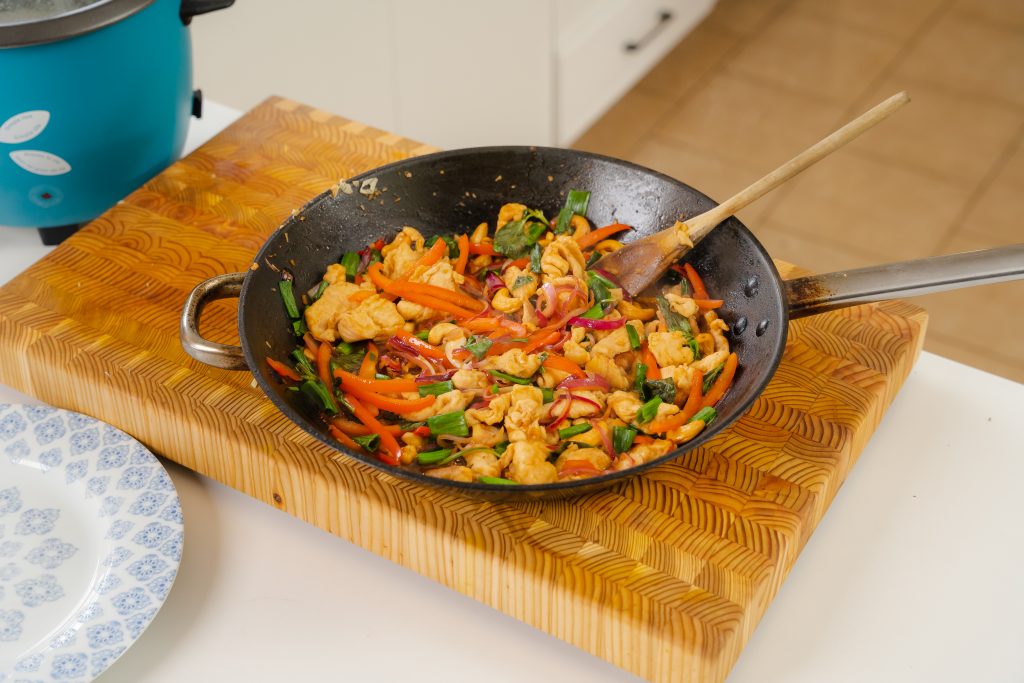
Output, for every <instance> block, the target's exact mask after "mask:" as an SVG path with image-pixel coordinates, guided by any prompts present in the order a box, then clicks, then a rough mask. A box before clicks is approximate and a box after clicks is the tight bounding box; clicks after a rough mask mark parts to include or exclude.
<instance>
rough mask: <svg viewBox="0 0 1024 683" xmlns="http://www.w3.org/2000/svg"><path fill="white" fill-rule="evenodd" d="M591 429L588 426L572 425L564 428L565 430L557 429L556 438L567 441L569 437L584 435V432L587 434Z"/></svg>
mask: <svg viewBox="0 0 1024 683" xmlns="http://www.w3.org/2000/svg"><path fill="white" fill-rule="evenodd" d="M591 429H593V427H591V426H590V425H588V424H578V425H573V426H572V427H566V428H565V429H559V430H558V438H559V439H568V438H569V437H571V436H576V435H578V434H585V433H586V432H589V431H590V430H591Z"/></svg>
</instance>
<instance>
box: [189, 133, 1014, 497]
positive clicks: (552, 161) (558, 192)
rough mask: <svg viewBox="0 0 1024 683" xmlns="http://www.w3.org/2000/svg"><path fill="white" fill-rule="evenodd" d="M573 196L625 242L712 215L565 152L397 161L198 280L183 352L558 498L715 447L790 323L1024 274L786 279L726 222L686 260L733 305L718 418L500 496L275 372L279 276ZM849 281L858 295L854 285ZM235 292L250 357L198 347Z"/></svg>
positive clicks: (616, 168) (653, 176)
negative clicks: (216, 305) (484, 478)
mask: <svg viewBox="0 0 1024 683" xmlns="http://www.w3.org/2000/svg"><path fill="white" fill-rule="evenodd" d="M570 189H583V190H589V191H590V192H591V198H590V204H589V207H588V211H587V216H588V218H589V219H590V221H591V222H592V223H593V224H594V225H598V226H600V225H607V224H609V223H625V224H627V225H631V226H633V227H634V230H633V231H631V232H630V233H628V235H629V236H628V237H627V238H626V239H627V240H629V239H636V238H639V237H642V236H646V235H649V234H651V233H653V232H656V231H658V230H659V229H661V228H663V227H664V226H666V225H670V224H671V223H672V222H673V221H675V220H676V219H677V218H679V217H681V216H694V215H696V214H699V213H702V212H704V211H706V210H708V209H710V208H711V207H713V206H714V205H715V202H714V201H712V200H711V199H710V198H708V197H707V196H706V195H704V194H702V193H701V192H698V191H697V190H695V189H693V188H692V187H690V186H688V185H686V184H684V183H681V182H679V181H677V180H674V179H672V178H669V177H668V176H665V175H662V174H660V173H656V172H654V171H651V170H649V169H646V168H643V167H641V166H637V165H635V164H631V163H628V162H625V161H621V160H617V159H612V158H609V157H604V156H600V155H596V154H589V153H584V152H577V151H571V150H564V149H552V148H540V147H486V148H476V149H466V150H454V151H449V152H441V153H438V154H431V155H427V156H422V157H416V158H413V159H408V160H405V161H400V162H397V163H394V164H390V165H388V166H383V167H381V168H378V169H375V170H373V171H369V172H367V173H364V174H362V175H359V176H356V177H355V178H353V179H351V180H350V181H349V182H347V183H340V184H339V185H338V186H336V187H334V188H331V190H329V191H327V192H324V193H323V194H321V195H319V196H317V197H315V198H314V199H313V200H311V201H310V202H309V203H308V204H306V206H305V207H303V208H302V209H301V210H300V211H299V212H297V213H296V214H294V215H293V216H291V217H290V218H289V219H288V220H287V221H285V223H284V224H283V225H282V226H281V227H280V228H279V229H278V230H277V231H276V232H275V233H274V234H273V235H271V236H270V238H269V239H268V240H267V241H266V243H265V244H264V245H263V247H262V249H260V251H259V253H258V254H257V255H256V257H255V259H254V261H253V267H252V268H251V269H249V270H248V271H246V272H245V273H229V274H225V275H220V276H216V277H214V278H211V279H209V280H207V281H205V282H203V283H201V284H199V285H198V286H197V287H196V288H195V290H193V292H192V294H191V295H190V296H189V298H188V300H187V301H186V304H185V309H184V312H183V314H182V321H181V340H182V345H183V346H184V348H185V350H186V351H187V352H188V353H189V354H190V355H191V356H193V357H194V358H196V359H197V360H200V361H202V362H205V363H208V364H210V365H214V366H216V367H220V368H226V369H234V370H246V369H248V370H250V371H251V372H252V373H253V375H255V377H256V381H257V382H258V384H259V386H260V388H261V389H262V390H263V392H264V393H265V394H266V395H267V396H268V397H269V398H270V400H271V401H273V402H274V404H276V405H277V407H278V408H279V409H280V410H281V412H283V413H284V414H285V415H287V416H288V417H289V418H290V419H291V420H292V421H293V422H295V423H296V424H297V425H299V426H300V427H301V428H302V429H304V430H305V431H306V432H308V433H309V434H311V435H312V436H313V437H315V438H317V439H319V440H320V441H322V442H324V443H325V444H327V445H328V446H330V447H331V448H334V449H336V450H338V451H340V452H342V453H344V454H345V455H347V456H349V457H351V458H354V459H356V460H359V461H360V462H363V463H365V464H367V465H369V466H371V467H374V468H377V469H379V470H382V471H384V472H387V473H388V474H390V475H392V476H395V477H398V478H401V479H406V480H411V481H414V482H417V483H420V484H424V485H427V486H432V487H438V488H441V489H446V490H449V491H451V492H457V493H461V494H464V495H470V496H474V497H484V498H489V499H502V500H508V499H514V498H523V497H558V496H565V495H577V494H582V493H586V492H589V491H593V490H595V489H598V488H602V487H605V486H609V485H613V484H615V483H617V482H619V481H622V480H623V479H625V478H626V477H632V476H635V475H637V474H640V473H642V472H645V471H647V470H649V469H651V468H653V467H657V466H658V465H660V464H662V463H664V462H666V461H668V460H672V459H673V458H677V457H679V456H681V455H682V454H683V453H685V452H687V451H689V450H692V449H694V448H698V447H700V446H701V445H702V444H704V443H705V442H707V441H708V440H710V439H712V438H714V437H715V436H716V435H717V434H718V433H720V432H721V431H722V430H723V429H725V428H726V427H728V426H729V425H730V424H731V423H732V422H733V421H735V420H736V419H737V418H739V417H740V416H741V415H742V414H743V413H744V412H745V411H746V410H747V409H748V408H749V407H750V405H751V404H752V403H753V402H754V400H755V399H756V398H757V397H758V395H759V394H760V393H761V391H762V390H763V389H764V388H765V386H766V385H767V384H768V382H769V380H770V379H771V378H772V375H773V374H774V373H775V369H776V367H777V366H778V364H779V361H780V359H781V358H782V353H783V350H784V349H785V346H786V332H787V328H788V324H789V320H790V319H791V318H795V317H799V316H803V315H808V314H811V313H816V312H821V311H823V310H828V309H830V308H835V307H838V306H849V305H853V304H854V303H860V302H864V301H876V300H879V299H883V298H893V297H895V296H898V295H900V294H908V293H924V292H925V291H938V290H939V289H948V288H951V287H953V286H963V283H964V282H965V281H966V280H971V281H975V282H980V281H984V282H996V281H1001V280H1005V279H1012V278H1013V277H1014V275H1015V276H1016V277H1021V276H1024V245H1019V246H1018V247H1011V248H1006V249H1004V250H990V251H991V252H1000V253H998V254H991V253H988V252H976V253H975V256H973V257H972V256H971V255H959V256H957V257H942V258H940V259H928V260H927V261H926V262H924V263H926V264H928V266H927V267H926V270H929V271H931V270H934V271H935V272H934V273H926V276H925V277H923V278H922V277H920V276H916V277H915V278H909V279H908V277H907V273H906V272H905V271H906V269H899V268H898V269H896V270H895V271H893V272H888V274H887V271H885V270H884V269H874V270H872V269H866V271H865V272H864V273H861V274H860V275H858V274H857V271H854V272H852V273H850V274H835V275H833V276H820V277H812V278H804V279H801V280H797V281H790V282H788V283H787V282H784V281H783V280H782V278H781V277H780V276H779V273H778V271H777V270H776V268H775V265H774V264H773V263H772V260H771V258H770V257H769V256H768V253H767V252H766V251H765V249H764V247H762V246H761V244H760V243H759V242H758V241H757V238H755V237H754V235H753V234H751V232H750V231H749V230H748V229H747V228H746V227H744V225H743V224H742V223H741V222H740V221H739V220H738V219H736V218H730V219H728V220H726V221H725V222H724V223H722V224H721V225H720V226H719V227H718V228H716V229H715V230H714V231H712V232H711V234H710V235H709V236H708V237H706V238H705V239H704V240H703V241H701V242H700V243H699V244H698V245H697V247H696V248H695V249H694V250H693V251H692V252H690V253H689V254H688V256H687V261H688V262H689V263H691V264H693V266H694V267H695V268H696V269H697V270H698V271H699V272H700V273H701V276H702V278H703V279H704V282H705V283H706V285H707V288H708V291H709V292H712V293H713V294H714V295H715V296H716V297H717V298H721V299H724V300H725V302H726V304H725V306H724V308H723V309H721V316H722V317H723V318H724V320H725V321H726V322H727V323H728V324H729V328H730V333H729V343H730V344H731V346H732V348H733V350H735V351H736V353H737V354H738V356H739V359H740V366H739V370H738V372H737V374H736V377H735V379H734V381H733V385H732V387H731V388H730V389H729V391H728V392H727V393H726V395H725V396H724V397H723V398H722V400H721V401H720V403H719V404H718V405H717V406H716V407H717V409H718V419H717V420H715V421H714V422H713V423H712V424H711V425H710V426H709V427H708V428H707V429H705V430H704V431H703V432H702V433H701V434H700V435H699V436H698V437H697V438H696V439H693V440H692V441H689V442H687V443H686V444H683V445H682V446H681V447H679V448H677V449H675V450H673V451H671V452H669V453H668V454H666V455H664V456H662V457H660V458H657V459H655V460H653V461H651V462H648V463H644V464H642V465H639V466H637V467H634V468H632V469H628V470H624V471H621V472H612V473H609V474H605V475H602V476H600V477H594V478H590V479H582V480H577V481H566V482H557V483H551V484H536V485H520V486H493V485H486V484H478V483H464V482H453V481H447V480H441V479H436V478H433V477H428V476H426V475H424V474H420V473H418V472H413V471H410V470H404V469H400V468H396V467H391V466H389V465H385V464H384V463H381V462H380V461H378V460H377V459H376V458H374V457H372V456H369V455H366V454H364V453H359V452H354V451H350V450H348V449H346V448H344V447H343V446H342V445H341V444H340V443H338V442H337V441H336V440H335V439H333V438H332V437H331V436H330V435H329V434H328V432H327V428H326V425H325V424H324V423H323V422H321V421H320V420H318V419H317V418H316V415H315V411H314V410H313V409H312V407H311V406H310V405H309V404H308V403H307V402H306V400H305V399H304V398H303V397H302V396H301V395H300V394H299V392H289V391H287V390H286V389H285V387H284V386H283V385H282V384H280V383H279V382H278V381H277V380H276V378H275V377H274V376H273V375H272V374H271V372H270V371H269V369H268V367H267V363H266V359H267V358H268V357H270V358H273V359H275V360H277V359H284V358H286V357H287V356H288V354H289V353H290V352H291V351H292V350H293V349H294V348H295V344H296V340H295V337H294V336H293V334H292V329H291V321H290V319H289V318H288V317H287V314H286V313H285V310H284V307H283V306H282V305H281V300H280V297H279V294H278V291H277V287H278V283H279V281H280V278H281V274H280V272H279V271H280V270H288V271H290V272H291V274H292V276H293V277H294V280H295V285H294V286H295V291H296V292H304V291H307V290H309V289H310V288H312V287H314V286H315V285H317V284H318V283H319V282H320V281H321V279H322V276H323V273H324V271H325V270H326V269H327V266H328V265H329V264H331V263H335V262H337V261H338V260H339V259H340V258H341V255H342V254H343V253H344V252H346V251H358V250H360V249H362V248H364V247H365V246H366V245H368V244H370V243H372V242H374V241H375V240H377V239H379V238H383V239H385V240H390V239H391V238H393V237H394V235H395V234H396V233H397V232H398V230H399V229H401V228H402V227H403V226H406V225H408V226H412V227H415V228H416V229H418V230H419V231H420V232H421V233H422V234H423V235H424V236H425V237H430V236H431V235H435V234H451V233H453V232H455V233H460V232H471V231H472V230H473V228H475V227H476V226H477V225H478V224H479V223H481V222H484V221H487V222H490V223H492V224H493V221H494V219H495V217H496V216H497V214H498V209H499V207H501V205H502V204H505V203H507V202H512V201H515V202H520V203H523V204H526V205H527V206H530V207H534V208H539V209H542V210H543V211H544V213H545V215H548V216H553V215H556V214H557V213H558V210H559V209H560V208H561V207H562V205H563V204H564V201H565V196H566V193H567V192H568V191H569V190H570ZM1012 250H1015V251H1012ZM999 257H1001V258H1002V259H1003V260H1004V261H1005V263H1000V264H997V267H993V264H992V263H990V262H991V261H992V260H993V259H994V258H999ZM979 260H980V261H981V262H980V263H979V262H978V261H979ZM918 263H920V262H918ZM868 271H870V272H868ZM851 276H852V277H851ZM851 280H853V281H854V282H856V283H857V286H853V287H851V286H847V284H848V283H849V282H850V281H851ZM926 285H927V286H926ZM935 285H939V286H938V287H936V286H935ZM236 296H237V297H238V298H239V302H238V329H239V337H240V339H241V347H240V348H239V347H232V346H227V345H223V344H218V343H215V342H210V341H208V340H206V339H204V338H202V337H201V336H200V335H199V332H198V323H199V318H200V315H201V312H202V307H203V304H204V303H206V302H207V301H210V300H213V299H218V298H228V297H236Z"/></svg>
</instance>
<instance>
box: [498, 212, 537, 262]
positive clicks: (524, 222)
mask: <svg viewBox="0 0 1024 683" xmlns="http://www.w3.org/2000/svg"><path fill="white" fill-rule="evenodd" d="M530 217H531V212H530V211H527V212H526V213H525V214H524V215H523V217H522V218H520V219H519V220H517V221H512V222H510V223H506V224H505V225H503V226H501V229H500V230H498V231H497V232H496V233H494V251H496V252H498V253H499V254H503V255H505V256H508V257H509V258H521V257H523V256H526V254H527V252H529V250H530V247H532V246H533V245H534V244H536V243H537V240H539V239H540V238H541V236H542V235H543V234H544V233H545V231H547V229H548V226H547V225H546V224H543V223H535V222H530V220H529V218H530ZM541 217H543V214H541Z"/></svg>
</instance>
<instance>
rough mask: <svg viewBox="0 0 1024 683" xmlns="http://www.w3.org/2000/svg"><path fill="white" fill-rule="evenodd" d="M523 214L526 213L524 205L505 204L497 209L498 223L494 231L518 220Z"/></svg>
mask: <svg viewBox="0 0 1024 683" xmlns="http://www.w3.org/2000/svg"><path fill="white" fill-rule="evenodd" d="M524 213H526V205H525V204H516V203H515V202H512V203H509V204H505V205H504V206H502V207H501V208H500V209H498V222H497V224H496V227H495V231H498V230H501V228H502V227H504V225H505V224H506V223H511V222H512V221H517V220H519V219H520V218H522V217H523V214H524Z"/></svg>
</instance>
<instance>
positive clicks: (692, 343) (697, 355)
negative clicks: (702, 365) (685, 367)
mask: <svg viewBox="0 0 1024 683" xmlns="http://www.w3.org/2000/svg"><path fill="white" fill-rule="evenodd" d="M686 344H687V346H689V347H690V351H692V352H693V359H694V360H700V359H701V358H703V357H704V354H703V353H701V352H700V344H698V343H697V340H696V339H692V338H691V339H690V340H689V341H687V342H686Z"/></svg>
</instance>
